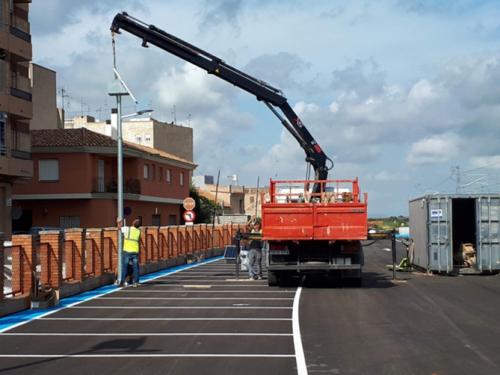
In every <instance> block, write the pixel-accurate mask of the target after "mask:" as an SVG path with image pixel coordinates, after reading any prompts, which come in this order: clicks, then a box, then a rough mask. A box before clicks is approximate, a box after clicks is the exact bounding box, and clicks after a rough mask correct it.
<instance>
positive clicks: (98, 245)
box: [86, 228, 104, 276]
mask: <svg viewBox="0 0 500 375" xmlns="http://www.w3.org/2000/svg"><path fill="white" fill-rule="evenodd" d="M86 238H87V241H86V243H87V245H90V246H92V247H93V254H92V258H93V261H94V264H93V266H94V267H93V269H94V276H101V275H102V274H103V273H104V262H103V251H102V248H103V245H102V244H103V233H102V229H100V228H89V229H87V230H86Z"/></svg>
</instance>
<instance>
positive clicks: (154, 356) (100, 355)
mask: <svg viewBox="0 0 500 375" xmlns="http://www.w3.org/2000/svg"><path fill="white" fill-rule="evenodd" d="M294 357H295V354H170V353H165V354H132V353H131V354H0V358H294Z"/></svg>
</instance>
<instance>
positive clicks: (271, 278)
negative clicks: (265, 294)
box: [267, 271, 278, 286]
mask: <svg viewBox="0 0 500 375" xmlns="http://www.w3.org/2000/svg"><path fill="white" fill-rule="evenodd" d="M267 285H269V286H277V285H278V275H277V273H276V272H273V271H267Z"/></svg>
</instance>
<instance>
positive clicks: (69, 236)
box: [64, 228, 85, 281]
mask: <svg viewBox="0 0 500 375" xmlns="http://www.w3.org/2000/svg"><path fill="white" fill-rule="evenodd" d="M64 233H65V240H64V261H65V264H66V278H67V279H70V280H74V281H82V279H83V272H84V268H83V265H84V264H83V259H84V256H83V255H84V254H83V252H84V249H85V230H84V229H81V228H72V229H66V230H65V231H64Z"/></svg>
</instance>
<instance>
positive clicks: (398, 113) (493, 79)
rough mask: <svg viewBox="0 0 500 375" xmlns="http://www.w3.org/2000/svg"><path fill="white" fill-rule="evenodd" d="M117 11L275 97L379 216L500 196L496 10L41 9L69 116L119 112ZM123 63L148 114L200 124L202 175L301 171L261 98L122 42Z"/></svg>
mask: <svg viewBox="0 0 500 375" xmlns="http://www.w3.org/2000/svg"><path fill="white" fill-rule="evenodd" d="M117 3H119V5H117ZM122 10H125V11H128V12H129V13H130V14H131V15H133V16H135V17H137V18H139V19H142V20H144V21H145V22H147V23H152V24H155V25H156V26H158V27H160V28H162V29H164V30H166V31H168V32H169V33H172V34H174V35H176V36H178V37H180V38H182V39H184V40H186V41H189V42H190V43H192V44H195V45H197V46H199V47H201V48H203V49H205V50H207V51H208V52H210V53H212V54H215V55H218V56H219V57H221V58H223V59H224V60H225V61H226V62H228V63H229V64H232V65H234V66H235V67H237V68H240V69H242V70H244V71H246V72H248V73H250V74H252V75H254V76H256V77H258V78H261V79H264V80H266V81H268V82H270V83H271V84H273V85H274V86H277V87H279V88H281V89H282V90H283V92H284V93H285V95H286V96H287V98H288V100H289V102H290V104H291V105H292V106H293V107H294V109H295V110H296V112H297V113H298V114H299V116H301V118H302V120H303V122H304V123H305V124H306V126H307V128H308V129H309V130H310V132H311V133H312V134H313V136H314V137H315V138H316V139H317V140H318V142H319V143H320V144H321V146H322V147H323V149H324V150H325V152H326V153H327V154H328V155H329V156H330V157H332V158H333V159H334V161H335V168H334V169H333V170H332V171H331V177H333V178H351V177H355V176H359V178H360V182H361V185H362V189H363V190H364V191H367V192H368V193H369V201H370V203H369V213H370V215H372V216H378V215H389V214H406V213H407V210H408V209H407V207H408V200H409V199H410V198H414V197H416V196H420V195H423V194H426V193H435V192H454V191H456V189H457V188H458V189H459V190H460V191H464V192H489V191H496V192H498V191H499V189H500V178H499V172H500V148H499V146H498V140H499V139H500V126H499V120H500V85H499V82H500V79H499V78H500V48H499V47H500V46H499V42H498V41H499V37H500V3H498V1H486V0H482V1H479V0H455V1H433V0H381V1H377V2H373V1H354V0H353V1H349V2H345V1H333V0H330V1H314V2H311V1H307V0H290V1H277V0H275V1H272V0H268V1H262V0H246V1H243V0H219V1H218V0H210V1H208V0H206V1H204V0H198V1H195V0H192V1H183V2H179V1H175V2H174V1H160V0H149V1H138V0H123V1H120V2H116V1H111V0H108V1H106V0H101V1H94V0H87V1H84V2H83V1H80V2H75V1H66V0H43V1H37V0H35V1H34V2H33V4H32V5H31V13H30V17H31V22H32V34H33V51H34V57H33V60H34V61H35V62H36V63H39V64H42V65H45V66H47V67H49V68H52V69H55V70H56V71H57V73H58V87H59V88H61V87H64V88H65V90H66V92H67V94H68V95H69V96H70V97H69V98H68V99H66V104H67V107H66V111H67V113H68V114H69V115H70V116H71V115H79V114H80V112H81V111H82V108H83V112H85V113H87V112H90V113H91V114H92V115H96V116H97V117H99V116H100V117H106V116H105V114H107V113H109V107H110V106H111V104H112V100H111V99H110V98H109V97H108V96H107V95H106V92H107V85H108V83H109V81H110V80H111V79H112V71H111V65H112V55H111V37H110V32H109V26H110V23H111V21H112V19H113V16H114V15H115V14H116V13H117V12H119V11H122ZM117 58H118V69H119V70H120V72H121V73H122V76H123V77H124V78H125V80H126V81H127V83H128V84H129V85H130V86H131V87H132V89H133V91H134V93H135V94H136V96H137V97H138V98H139V100H140V101H141V102H142V107H149V106H152V107H153V108H154V110H155V112H154V115H153V116H154V117H156V118H158V119H160V120H164V121H172V120H173V114H172V112H173V107H174V105H175V108H176V118H177V121H178V122H181V123H183V124H184V125H188V124H189V125H190V126H192V127H193V128H194V133H195V159H196V160H195V161H196V162H197V163H198V165H199V167H198V171H197V173H199V174H215V175H216V174H217V171H218V170H219V169H220V170H221V176H223V179H222V182H223V183H229V180H228V179H226V177H225V176H229V175H232V174H238V176H239V179H240V182H241V183H243V184H246V185H255V184H256V180H257V176H260V179H261V181H263V180H264V181H265V180H268V179H269V178H271V177H274V178H275V177H278V178H280V179H285V178H304V177H305V163H304V154H303V151H302V149H301V148H300V147H299V146H298V144H296V142H295V140H293V139H292V138H291V137H290V136H289V135H288V134H287V132H286V130H284V129H282V127H281V125H280V123H279V122H278V121H277V120H276V119H275V118H274V116H273V115H272V114H271V113H270V112H269V110H267V108H265V107H264V106H263V105H262V104H261V103H258V102H256V100H255V99H254V98H253V97H252V96H251V95H249V94H247V93H245V92H242V91H241V90H239V89H236V88H234V87H232V86H231V85H229V84H227V83H226V82H223V81H221V80H218V79H217V78H215V77H211V76H207V74H206V73H205V72H204V71H201V70H199V69H198V68H196V67H193V66H191V65H188V64H187V63H185V62H183V61H181V60H179V59H177V58H175V57H173V56H170V55H168V54H166V53H165V52H163V51H161V50H158V49H156V48H155V47H153V46H152V47H151V48H149V49H143V48H141V47H140V41H139V40H138V39H137V38H135V37H133V36H131V35H129V34H127V33H123V34H122V35H120V36H118V38H117ZM82 103H83V105H82ZM126 110H129V111H133V110H134V106H133V104H132V103H130V104H127V109H126ZM457 166H458V167H459V170H460V173H457V169H456V167H457ZM458 176H460V178H457V177H458ZM457 181H459V183H457Z"/></svg>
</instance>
